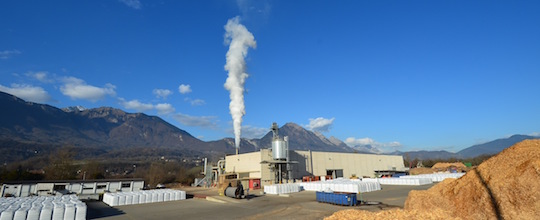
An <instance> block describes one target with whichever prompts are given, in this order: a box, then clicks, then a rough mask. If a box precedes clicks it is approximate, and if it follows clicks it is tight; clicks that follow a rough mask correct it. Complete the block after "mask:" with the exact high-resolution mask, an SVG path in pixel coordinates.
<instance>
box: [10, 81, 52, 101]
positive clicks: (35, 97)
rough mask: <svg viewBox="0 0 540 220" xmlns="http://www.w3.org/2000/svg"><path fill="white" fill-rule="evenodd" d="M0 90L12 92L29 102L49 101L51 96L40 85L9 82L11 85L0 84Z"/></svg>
mask: <svg viewBox="0 0 540 220" xmlns="http://www.w3.org/2000/svg"><path fill="white" fill-rule="evenodd" d="M0 91H2V92H5V93H9V94H12V95H14V96H17V97H19V98H21V99H24V100H26V101H30V102H37V103H44V102H48V101H51V96H50V95H49V93H47V91H45V90H44V89H43V88H41V87H37V86H31V85H25V84H11V87H6V86H3V85H0Z"/></svg>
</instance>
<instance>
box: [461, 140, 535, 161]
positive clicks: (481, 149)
mask: <svg viewBox="0 0 540 220" xmlns="http://www.w3.org/2000/svg"><path fill="white" fill-rule="evenodd" d="M539 138H540V137H538V136H529V135H513V136H511V137H509V138H501V139H497V140H494V141H490V142H487V143H483V144H477V145H474V146H471V147H468V148H465V149H463V150H461V151H459V152H457V153H458V154H459V155H462V156H463V157H476V156H480V155H483V154H497V153H499V152H501V151H502V150H504V149H506V148H508V147H510V146H512V145H514V144H516V143H518V142H521V141H523V140H526V139H539Z"/></svg>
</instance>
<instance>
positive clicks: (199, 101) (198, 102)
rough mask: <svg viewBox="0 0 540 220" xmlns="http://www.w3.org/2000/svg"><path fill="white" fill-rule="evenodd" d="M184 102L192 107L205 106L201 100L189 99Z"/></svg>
mask: <svg viewBox="0 0 540 220" xmlns="http://www.w3.org/2000/svg"><path fill="white" fill-rule="evenodd" d="M184 101H186V102H189V103H190V104H191V105H193V106H197V105H205V104H206V102H205V101H204V100H202V99H191V98H185V99H184Z"/></svg>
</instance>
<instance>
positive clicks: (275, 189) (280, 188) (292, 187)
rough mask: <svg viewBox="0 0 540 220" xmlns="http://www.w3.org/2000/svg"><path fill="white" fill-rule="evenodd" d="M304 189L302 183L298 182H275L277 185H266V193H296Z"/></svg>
mask: <svg viewBox="0 0 540 220" xmlns="http://www.w3.org/2000/svg"><path fill="white" fill-rule="evenodd" d="M300 191H302V188H301V186H300V185H298V184H296V183H286V184H275V185H268V186H264V193H266V194H274V195H278V194H287V193H295V192H300Z"/></svg>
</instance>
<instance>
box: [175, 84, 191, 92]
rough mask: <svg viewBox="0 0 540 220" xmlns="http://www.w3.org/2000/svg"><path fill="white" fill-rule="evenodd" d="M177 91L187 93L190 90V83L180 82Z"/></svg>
mask: <svg viewBox="0 0 540 220" xmlns="http://www.w3.org/2000/svg"><path fill="white" fill-rule="evenodd" d="M178 91H179V92H180V93H181V94H188V93H190V92H191V86H190V85H184V84H181V85H180V86H178Z"/></svg>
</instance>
